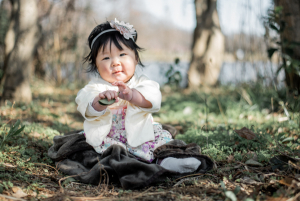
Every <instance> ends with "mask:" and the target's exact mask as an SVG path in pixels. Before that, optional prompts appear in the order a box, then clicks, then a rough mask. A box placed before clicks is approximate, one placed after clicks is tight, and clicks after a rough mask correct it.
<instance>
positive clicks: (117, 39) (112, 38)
mask: <svg viewBox="0 0 300 201" xmlns="http://www.w3.org/2000/svg"><path fill="white" fill-rule="evenodd" d="M107 29H111V26H110V24H109V22H108V21H107V22H104V23H102V24H99V25H97V26H96V27H95V28H94V29H93V31H92V32H91V33H90V35H89V37H88V44H89V47H90V49H91V51H90V53H89V54H88V56H86V57H85V58H84V60H83V61H84V63H85V62H88V63H89V66H88V69H87V72H91V73H99V72H98V70H97V66H96V58H97V54H98V52H99V50H100V48H102V49H103V50H104V48H105V46H106V45H107V43H108V42H110V45H111V43H113V44H114V45H115V46H116V47H117V48H118V49H119V50H123V48H122V46H121V45H120V43H122V44H124V45H125V46H126V47H128V48H129V49H131V50H133V51H134V53H135V58H136V60H137V62H138V64H139V65H140V66H142V67H144V64H143V63H142V62H141V59H140V56H139V52H141V51H143V50H144V49H143V48H141V47H139V46H138V45H137V44H136V43H135V42H134V41H133V40H132V39H131V38H129V40H127V39H125V38H124V37H123V35H121V34H120V32H118V31H111V32H107V33H104V34H103V35H101V36H100V37H99V38H97V39H96V41H95V42H94V44H93V47H91V44H92V41H93V39H94V38H95V37H96V36H97V35H98V34H99V33H101V32H103V31H105V30H107ZM134 40H135V41H136V40H137V33H136V36H134Z"/></svg>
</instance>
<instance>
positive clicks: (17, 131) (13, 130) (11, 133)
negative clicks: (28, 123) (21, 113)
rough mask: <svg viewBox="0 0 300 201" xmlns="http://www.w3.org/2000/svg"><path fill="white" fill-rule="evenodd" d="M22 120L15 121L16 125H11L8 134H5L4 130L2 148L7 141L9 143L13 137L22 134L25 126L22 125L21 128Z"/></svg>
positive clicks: (0, 146)
mask: <svg viewBox="0 0 300 201" xmlns="http://www.w3.org/2000/svg"><path fill="white" fill-rule="evenodd" d="M20 123H21V122H20V120H19V119H18V120H17V122H16V123H15V125H12V126H11V127H10V130H9V131H8V133H7V134H5V132H3V134H2V142H1V144H0V150H2V149H3V146H4V144H5V143H7V141H9V140H11V139H12V138H13V137H15V136H17V135H18V134H20V133H21V132H22V131H23V130H24V128H25V126H21V128H19V126H20Z"/></svg>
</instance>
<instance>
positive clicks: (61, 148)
mask: <svg viewBox="0 0 300 201" xmlns="http://www.w3.org/2000/svg"><path fill="white" fill-rule="evenodd" d="M48 155H49V157H50V158H52V159H53V160H54V161H55V163H56V166H57V167H58V169H59V170H60V171H62V172H63V173H65V174H67V175H77V176H75V177H74V178H75V179H76V180H79V181H80V182H82V183H86V184H94V185H98V184H99V182H100V181H103V179H104V177H106V179H109V181H110V182H118V183H120V184H121V186H122V187H123V188H124V189H136V188H142V187H145V186H148V185H150V184H151V183H153V182H155V181H158V180H159V179H161V178H163V177H164V176H176V175H177V176H178V174H177V173H176V172H172V171H169V170H166V169H164V168H163V167H161V166H160V165H157V164H155V163H151V164H149V163H147V162H144V161H141V160H138V159H136V157H135V156H133V155H132V154H130V153H129V152H127V151H126V150H125V149H124V148H123V147H121V146H118V145H112V146H110V147H109V148H108V149H107V150H106V151H105V152H104V153H103V154H98V153H97V152H95V151H94V149H93V147H92V146H90V145H89V144H87V143H86V141H85V136H84V135H83V134H79V132H74V133H71V134H67V135H64V136H55V137H54V139H53V146H51V147H50V149H49V150H48ZM154 156H155V157H156V158H158V159H159V158H161V159H162V158H165V157H168V156H172V157H176V158H184V157H195V158H197V159H198V160H200V161H201V165H200V167H199V168H198V169H197V170H196V171H195V172H194V173H204V172H206V171H209V170H211V169H212V167H213V162H212V160H211V159H210V158H208V157H207V156H205V155H201V149H200V147H199V146H198V145H196V144H194V143H192V144H188V145H186V144H185V143H184V142H183V141H181V140H173V141H171V142H169V143H167V144H165V145H163V146H161V147H159V148H157V149H156V150H155V151H154ZM107 177H109V178H107ZM106 181H107V180H106Z"/></svg>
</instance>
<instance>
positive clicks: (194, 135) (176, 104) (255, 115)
mask: <svg viewBox="0 0 300 201" xmlns="http://www.w3.org/2000/svg"><path fill="white" fill-rule="evenodd" d="M182 93H185V92H184V91H182V92H178V93H172V94H170V95H168V96H166V98H165V99H164V101H163V103H162V109H161V111H160V113H158V114H156V115H155V117H156V120H158V121H160V122H162V123H171V124H173V125H175V126H176V125H177V126H178V125H180V126H179V127H182V129H181V132H180V134H179V135H178V136H177V137H176V138H177V139H182V140H184V141H185V142H187V143H192V142H195V143H197V144H199V145H200V146H201V147H202V150H203V153H204V154H206V155H209V156H210V157H212V158H213V159H214V160H216V161H220V160H226V159H227V158H228V156H229V155H233V156H234V158H235V159H236V160H238V161H243V162H245V160H247V157H244V155H246V154H247V153H248V152H249V151H252V152H255V153H256V154H257V156H258V161H259V162H265V163H267V162H268V161H269V159H270V158H271V157H273V156H274V155H275V154H279V153H278V149H282V150H281V151H282V152H284V153H286V154H288V155H291V154H292V155H293V154H294V155H295V157H296V158H297V157H298V155H299V156H300V154H299V152H298V150H299V145H300V139H298V138H299V131H300V124H299V119H300V115H299V112H298V111H299V110H298V111H292V110H291V109H289V110H288V114H289V116H290V119H288V118H287V116H286V114H285V112H284V109H285V108H289V107H290V105H295V104H298V103H299V102H300V101H299V98H294V99H289V98H285V97H284V96H283V95H282V94H285V91H284V90H283V91H279V92H276V91H275V90H270V89H268V88H262V87H260V86H255V87H251V86H241V87H239V88H230V87H223V88H216V89H213V90H211V91H210V92H204V91H202V92H198V93H196V92H192V93H188V92H186V93H185V94H184V95H182ZM291 100H292V101H293V102H291ZM281 102H284V105H286V106H284V107H282V106H281V104H280V103H281ZM294 109H295V107H294ZM242 127H247V128H249V129H251V130H252V131H253V132H254V133H256V134H257V139H256V140H247V139H244V138H242V137H240V136H239V135H238V134H237V133H236V132H235V131H234V130H237V129H241V128H242Z"/></svg>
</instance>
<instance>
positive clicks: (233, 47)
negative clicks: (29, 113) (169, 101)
mask: <svg viewBox="0 0 300 201" xmlns="http://www.w3.org/2000/svg"><path fill="white" fill-rule="evenodd" d="M148 3H149V2H148ZM156 3H158V2H156ZM159 4H161V5H160V8H163V9H164V11H163V12H164V13H165V14H164V15H163V16H156V15H155V14H153V13H155V11H154V12H153V11H149V6H147V3H146V2H145V1H134V0H123V1H118V0H113V1H104V0H97V1H96V0H94V1H82V0H65V1H55V0H53V1H50V0H38V1H36V0H30V1H29V0H28V1H25V2H20V3H18V1H9V0H2V1H1V16H0V26H1V29H0V30H1V31H0V83H1V85H0V86H1V88H0V89H1V90H0V92H1V93H2V96H3V97H2V100H6V99H10V100H22V101H26V100H28V101H30V100H31V97H30V94H31V92H30V87H29V83H30V81H28V80H30V79H31V78H32V77H36V78H39V79H42V80H44V81H47V82H51V81H52V82H55V83H56V84H57V86H59V85H60V84H62V83H67V82H73V81H75V80H76V82H86V81H87V80H88V75H87V74H86V73H85V69H86V64H83V63H82V58H83V57H84V56H86V54H87V53H88V50H89V48H88V45H87V36H88V35H89V33H90V31H91V30H92V29H93V27H95V26H96V24H98V23H101V22H103V21H105V20H111V19H114V18H115V17H117V18H118V19H120V20H124V21H127V22H130V23H131V24H133V25H134V26H135V28H136V30H137V31H138V34H139V38H138V44H139V45H140V46H141V47H144V48H145V49H146V51H144V52H143V53H142V56H141V57H142V61H144V62H146V63H147V64H148V66H149V67H148V68H147V69H148V71H149V72H150V69H151V67H153V66H152V65H154V63H157V62H158V63H160V65H159V64H157V65H154V67H153V68H152V72H153V69H158V68H160V71H159V72H158V73H157V74H156V75H154V74H152V75H148V76H149V77H153V78H157V77H160V78H159V79H160V80H156V81H158V82H160V83H161V84H165V83H166V82H167V80H168V76H170V75H171V74H172V75H173V74H174V73H169V75H168V76H167V78H164V77H166V76H165V75H166V73H167V72H168V70H169V65H167V67H166V65H164V64H171V63H173V61H174V59H175V58H178V59H180V61H181V64H182V65H181V66H180V68H181V69H179V71H180V76H181V77H180V78H176V79H180V82H181V86H182V87H187V86H188V85H189V86H190V87H191V86H196V87H197V86H200V85H210V86H211V85H213V86H215V85H216V84H218V83H221V84H232V83H234V84H236V83H237V82H238V83H242V82H249V81H256V80H257V79H258V78H260V77H264V79H265V80H269V81H266V82H267V83H269V84H270V85H274V82H275V84H276V85H278V84H279V85H280V86H284V75H283V74H281V76H279V78H277V74H276V70H277V69H278V67H279V65H280V62H282V60H281V59H280V58H281V57H280V56H278V55H279V54H280V51H273V53H274V52H275V54H274V55H273V54H272V55H273V56H272V60H270V58H271V56H270V55H269V56H270V57H268V50H270V49H271V48H277V47H276V45H278V44H276V42H277V43H278V42H279V41H280V40H279V37H280V33H279V32H278V33H276V29H275V30H274V27H275V28H276V26H277V25H276V26H269V25H270V24H272V23H273V24H276V23H277V21H275V19H273V20H274V22H268V20H269V21H270V20H271V19H270V17H271V15H268V9H271V10H272V9H273V8H274V7H275V5H274V2H272V1H269V2H268V3H265V4H262V3H261V2H259V1H257V3H256V4H253V3H250V1H243V2H238V3H231V4H232V5H234V6H235V7H238V8H235V12H236V13H235V14H232V13H230V11H228V10H224V9H225V8H227V9H230V7H229V6H225V4H226V2H225V1H219V2H217V1H191V0H182V1H180V3H178V2H177V3H176V4H178V5H180V6H181V9H182V10H181V13H180V12H178V8H177V10H176V12H177V13H176V14H175V15H177V16H178V15H179V16H180V15H182V16H183V17H182V18H184V17H185V18H184V19H188V18H187V16H191V12H193V13H192V15H194V19H193V22H194V26H195V25H197V26H196V27H194V28H195V30H193V29H192V28H191V25H189V26H190V27H189V28H184V26H180V24H179V23H177V24H176V23H174V20H172V15H174V12H172V4H171V3H166V2H165V3H163V1H162V2H160V3H159ZM229 4H230V3H229ZM236 4H237V5H236ZM279 4H280V3H279ZM178 5H177V7H178ZM223 7H224V8H223ZM154 8H155V7H153V8H151V9H152V10H153V9H154ZM191 8H192V9H191ZM218 10H220V12H221V15H220V16H221V17H224V16H225V17H224V19H222V18H221V19H220V20H219V16H218V13H217V11H218ZM179 11H180V10H179ZM187 12H188V14H187ZM269 14H270V13H269ZM228 15H233V16H231V18H228ZM232 18H234V19H235V20H233V21H232V22H227V21H226V20H228V19H229V20H230V19H232ZM236 18H238V20H236ZM195 19H196V20H197V21H196V20H195ZM253 21H254V22H255V23H253ZM220 22H223V23H220ZM224 22H226V23H224ZM180 23H181V24H182V23H184V22H182V21H181V22H180ZM187 24H191V22H187ZM220 24H221V25H220ZM237 24H239V25H237ZM231 27H235V29H236V27H239V30H240V31H239V32H238V31H236V30H235V31H228V30H230V29H231ZM222 28H223V29H224V30H227V33H222ZM262 29H264V30H263V31H262ZM29 32H30V33H29ZM208 33H209V34H208ZM276 37H277V39H276ZM205 46H206V47H205ZM273 50H275V49H273ZM270 51H272V50H270ZM269 53H270V52H269ZM151 64H152V65H151ZM249 64H250V65H249ZM201 65H202V67H201ZM162 68H163V69H165V71H163V70H162ZM205 68H206V70H205ZM188 69H189V70H188ZM20 71H21V72H22V73H20ZM154 71H155V70H154ZM156 71H157V70H156ZM173 71H174V72H175V71H176V70H174V69H173ZM188 71H189V72H188ZM146 72H147V70H146ZM220 72H222V73H221V74H220ZM281 73H282V72H281ZM149 74H151V73H149ZM162 75H163V76H162ZM188 78H189V82H188V81H187V79H188ZM296 78H299V77H296ZM5 80H6V82H5ZM13 80H15V81H13ZM21 83H23V84H21ZM297 84H298V86H297V87H299V83H296V85H297ZM16 86H19V89H17V87H16ZM297 87H296V86H295V87H292V88H297ZM5 88H6V90H5ZM13 88H14V89H13ZM18 97H19V98H18Z"/></svg>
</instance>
